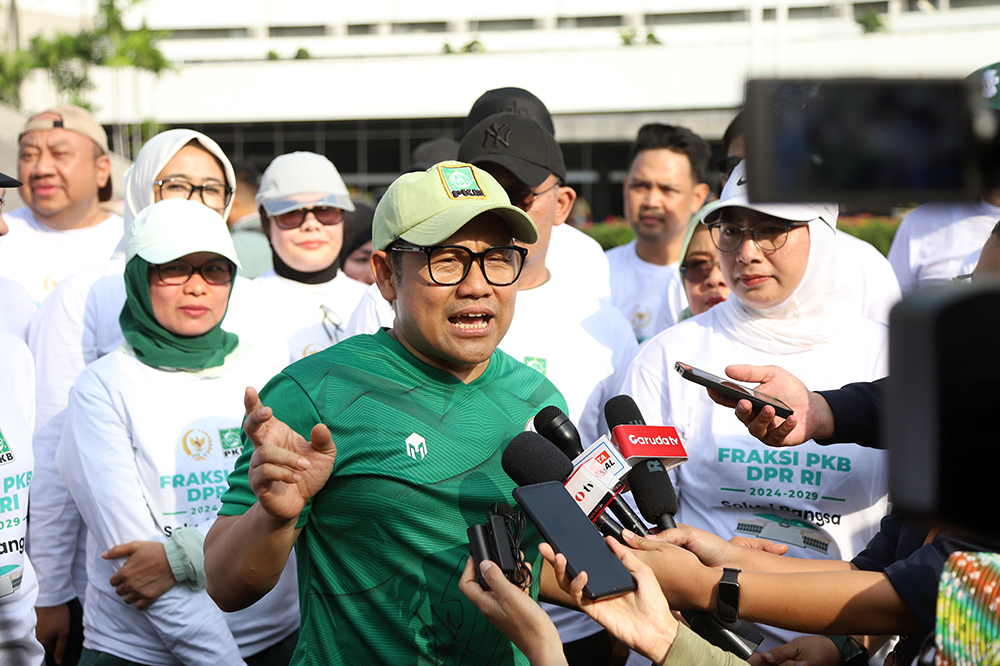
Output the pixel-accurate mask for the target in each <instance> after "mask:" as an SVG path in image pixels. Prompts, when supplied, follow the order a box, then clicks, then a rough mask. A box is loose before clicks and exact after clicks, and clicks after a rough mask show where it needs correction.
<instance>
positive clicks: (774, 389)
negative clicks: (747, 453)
mask: <svg viewBox="0 0 1000 666" xmlns="http://www.w3.org/2000/svg"><path fill="white" fill-rule="evenodd" d="M726 374H727V375H728V376H729V377H730V378H731V379H735V380H736V381H741V382H748V383H756V384H759V385H758V386H757V387H755V388H756V390H758V391H760V392H761V393H766V394H768V395H770V396H773V397H775V398H778V399H779V400H781V401H782V402H784V403H785V404H786V405H788V406H789V407H790V408H791V410H792V411H793V412H795V413H794V414H792V415H791V416H789V417H788V418H787V419H780V418H778V417H777V415H776V414H775V412H774V408H773V407H770V406H766V405H765V406H764V407H762V408H760V409H758V410H756V411H754V407H753V405H752V404H751V403H750V401H749V400H736V399H735V398H730V397H728V396H724V395H722V394H721V393H718V392H716V391H712V390H709V391H708V395H709V397H710V398H712V400H714V401H715V402H717V403H719V404H720V405H725V406H726V407H735V408H736V418H738V419H739V420H740V421H741V422H743V424H744V425H746V427H747V430H748V431H750V434H751V435H753V436H754V437H756V438H757V439H759V440H760V441H762V442H763V443H765V444H767V445H768V446H795V445H797V444H802V443H803V442H806V441H808V440H810V439H827V438H829V437H830V436H831V435H832V434H833V425H834V420H833V412H831V411H830V406H829V405H828V404H827V402H826V400H824V399H823V396H821V395H820V394H818V393H813V392H812V391H810V390H809V389H808V388H806V386H805V384H803V383H802V382H801V381H799V379H798V378H797V377H795V375H793V374H792V373H790V372H788V371H787V370H784V369H783V368H779V367H778V366H775V365H764V366H757V365H730V366H729V367H727V368H726Z"/></svg>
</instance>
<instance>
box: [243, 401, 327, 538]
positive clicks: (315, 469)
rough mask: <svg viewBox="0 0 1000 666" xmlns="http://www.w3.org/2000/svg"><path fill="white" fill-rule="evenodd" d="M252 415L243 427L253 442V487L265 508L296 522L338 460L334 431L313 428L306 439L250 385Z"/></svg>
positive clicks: (248, 403) (246, 404) (248, 405)
mask: <svg viewBox="0 0 1000 666" xmlns="http://www.w3.org/2000/svg"><path fill="white" fill-rule="evenodd" d="M243 405H244V407H246V414H247V418H246V421H244V422H243V429H244V430H245V431H246V433H247V437H249V438H250V441H251V442H253V448H254V451H253V456H251V458H250V488H251V489H252V490H253V492H254V495H256V496H257V501H258V502H259V503H260V505H261V508H263V509H264V511H266V512H267V513H268V514H270V515H271V516H274V517H275V518H278V519H281V520H294V519H295V518H297V517H298V515H299V514H300V513H301V512H302V509H303V507H305V505H306V502H307V501H308V500H309V499H310V498H312V497H313V495H315V494H316V493H317V492H319V490H320V489H321V488H322V487H323V486H324V485H325V484H326V480H327V479H328V478H330V473H331V472H332V471H333V462H334V460H336V458H337V446H336V444H334V443H333V438H332V437H331V436H330V429H329V428H327V427H326V426H325V425H323V424H322V423H318V424H316V425H315V426H313V429H312V432H311V433H310V437H311V438H312V441H311V442H310V441H307V440H306V439H305V438H304V437H302V435H300V434H298V433H297V432H295V431H294V430H292V429H291V428H289V427H288V426H287V425H286V424H285V423H283V422H282V421H279V420H278V419H277V418H275V416H274V413H273V412H272V411H271V408H270V407H265V406H264V405H263V404H262V403H261V401H260V397H259V396H258V395H257V391H256V390H254V389H253V388H252V387H249V386H248V387H247V390H246V395H245V396H244V397H243Z"/></svg>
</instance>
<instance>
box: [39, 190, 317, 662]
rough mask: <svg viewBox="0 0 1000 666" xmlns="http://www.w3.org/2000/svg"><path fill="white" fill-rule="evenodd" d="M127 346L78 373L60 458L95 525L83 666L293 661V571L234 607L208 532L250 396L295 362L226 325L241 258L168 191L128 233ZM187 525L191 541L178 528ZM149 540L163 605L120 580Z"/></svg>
mask: <svg viewBox="0 0 1000 666" xmlns="http://www.w3.org/2000/svg"><path fill="white" fill-rule="evenodd" d="M123 245H124V252H125V260H126V265H125V291H126V299H125V305H124V306H123V308H122V311H121V315H120V322H121V330H122V332H123V334H124V336H125V341H124V343H123V344H122V345H121V347H119V348H118V349H117V350H115V351H114V352H112V353H110V354H107V355H106V356H103V357H102V358H100V359H98V360H97V361H95V362H94V363H92V364H90V365H89V366H88V367H87V368H86V369H85V370H84V371H83V373H81V375H80V377H79V378H77V380H76V382H74V384H73V388H72V390H71V392H70V398H69V406H68V407H67V412H66V426H65V429H64V434H63V438H62V442H61V443H60V446H59V450H58V453H57V456H56V460H57V463H58V467H59V471H60V473H61V474H62V476H63V479H64V480H65V481H66V485H67V487H68V488H69V490H70V492H71V493H72V496H73V499H74V501H75V502H76V505H77V506H78V507H79V510H80V513H81V514H82V515H83V518H84V521H85V522H86V525H87V530H88V532H89V538H88V543H87V553H86V557H87V560H88V583H89V584H88V588H87V596H86V603H85V605H84V615H83V619H84V628H85V632H84V652H83V656H82V658H81V661H80V663H81V664H83V665H85V666H89V665H96V664H114V663H121V661H120V660H122V659H124V660H126V661H128V662H132V663H138V664H166V663H175V662H180V663H184V664H206V665H208V664H212V665H215V664H242V663H243V662H244V660H245V661H246V663H248V664H287V663H288V660H289V659H290V657H291V653H292V650H293V649H294V644H295V640H296V637H295V634H296V630H297V628H298V603H297V589H296V580H295V572H294V569H292V568H290V567H286V568H285V570H284V572H283V573H282V576H281V579H280V581H279V582H278V583H277V586H276V587H275V588H274V590H272V592H270V593H269V594H268V596H267V597H265V598H263V599H261V601H260V602H259V603H258V604H256V605H254V606H251V607H250V608H247V609H245V610H243V611H240V613H238V614H228V615H227V614H223V613H222V611H220V610H219V609H218V607H217V606H216V605H215V604H214V602H213V601H212V600H211V599H210V598H209V596H208V594H207V593H206V592H205V589H204V568H203V566H202V564H201V562H202V560H203V554H202V541H203V538H204V533H205V532H207V530H208V528H209V527H210V526H211V524H212V523H213V522H214V520H215V517H216V515H217V512H218V509H219V506H220V502H219V498H220V496H221V495H222V493H224V492H225V490H226V488H227V487H228V482H227V478H228V475H229V473H230V471H232V468H233V464H234V462H235V460H236V458H237V457H238V455H239V454H240V453H241V452H242V444H241V442H240V436H239V433H240V429H241V428H240V424H241V422H242V419H243V406H242V405H241V403H240V400H239V396H240V395H241V394H242V392H243V390H244V388H245V387H246V386H248V385H260V383H262V382H265V381H267V379H268V378H269V377H271V376H273V375H274V374H275V373H277V372H280V370H281V369H282V368H283V367H284V365H285V360H286V359H285V354H284V350H283V349H282V348H281V347H279V346H272V347H266V346H265V347H254V346H252V345H248V344H247V343H244V342H242V341H241V340H240V339H239V338H238V336H236V335H235V334H233V333H231V332H228V331H226V330H225V329H223V328H222V322H223V317H224V316H225V314H226V310H227V308H228V305H229V297H230V293H231V292H232V290H233V278H234V277H235V275H236V268H237V266H238V260H237V257H236V251H235V249H234V248H233V244H232V240H231V238H230V236H229V231H228V229H227V227H226V224H225V222H223V220H222V218H221V217H220V216H219V215H218V214H216V213H214V212H213V211H211V210H209V209H208V208H207V207H205V206H203V205H201V204H200V203H195V202H192V201H188V200H186V198H185V197H182V198H181V199H180V200H164V201H160V202H158V203H156V204H154V205H152V206H149V207H147V208H145V209H143V210H142V211H141V212H140V213H139V215H138V216H137V217H136V219H135V221H134V222H133V223H132V225H131V226H130V227H129V229H128V231H127V232H126V235H125V238H124V241H123ZM179 535H183V538H179ZM123 543H130V544H144V545H146V547H149V548H151V549H152V550H154V551H156V552H158V553H159V556H160V558H161V559H162V560H163V561H164V562H166V561H169V563H170V567H169V569H168V570H167V572H166V574H165V576H164V578H163V580H165V585H164V587H166V588H167V589H166V590H165V591H163V592H162V594H160V595H159V596H158V597H157V598H156V599H155V601H154V602H152V603H145V604H144V603H141V602H137V603H135V605H134V606H133V605H132V602H133V601H136V597H135V596H133V595H132V594H125V595H124V596H121V590H119V589H116V588H115V587H113V586H112V585H109V584H108V581H109V579H110V580H112V581H114V580H115V578H116V575H117V573H118V569H119V568H120V567H121V566H122V564H124V560H125V558H124V557H118V558H112V557H109V555H108V552H109V551H110V550H112V549H114V548H115V547H116V546H118V545H119V544H123Z"/></svg>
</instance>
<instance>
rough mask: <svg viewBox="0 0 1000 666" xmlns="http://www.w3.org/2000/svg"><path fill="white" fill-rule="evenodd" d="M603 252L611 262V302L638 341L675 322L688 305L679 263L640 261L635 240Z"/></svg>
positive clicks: (646, 338)
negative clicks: (663, 263) (659, 264)
mask: <svg viewBox="0 0 1000 666" xmlns="http://www.w3.org/2000/svg"><path fill="white" fill-rule="evenodd" d="M605 254H606V255H607V257H608V262H609V263H610V264H611V302H612V303H613V304H615V305H616V306H617V307H618V309H619V310H621V311H622V314H624V315H625V318H626V319H628V320H629V322H630V323H631V324H632V331H633V332H634V333H635V337H636V339H637V340H638V341H639V342H642V341H644V340H648V339H649V338H651V337H653V336H654V335H656V334H657V333H659V332H660V331H662V330H664V329H666V328H669V327H670V326H673V325H674V324H675V323H677V317H678V316H679V315H680V313H681V311H682V310H684V308H686V307H687V296H686V295H685V294H684V283H683V282H682V281H681V272H680V265H679V262H676V261H675V262H674V263H672V264H667V265H666V266H658V265H657V264H651V263H649V262H647V261H643V260H642V259H640V258H639V255H638V254H636V251H635V239H633V240H632V241H631V242H629V243H626V244H625V245H620V246H618V247H614V248H611V249H610V250H608V251H607V252H606V253H605Z"/></svg>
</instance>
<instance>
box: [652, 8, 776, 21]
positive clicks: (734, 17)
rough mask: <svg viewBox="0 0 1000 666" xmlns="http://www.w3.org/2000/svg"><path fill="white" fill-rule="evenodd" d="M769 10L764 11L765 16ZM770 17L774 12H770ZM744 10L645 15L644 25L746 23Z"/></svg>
mask: <svg viewBox="0 0 1000 666" xmlns="http://www.w3.org/2000/svg"><path fill="white" fill-rule="evenodd" d="M768 11H769V10H767V9H765V10H764V13H765V16H766V14H767V12H768ZM770 11H771V13H772V15H773V13H774V10H773V9H772V10H770ZM746 20H747V13H746V11H745V10H742V9H737V10H732V11H723V12H684V13H681V14H646V25H684V24H691V23H730V22H733V21H736V22H739V21H746Z"/></svg>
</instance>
